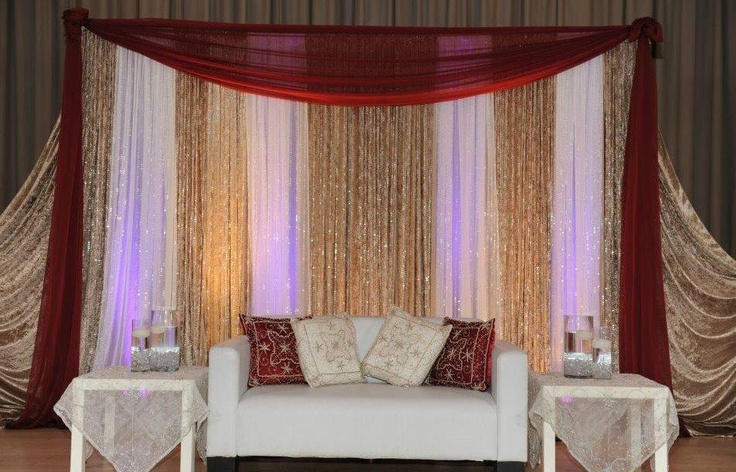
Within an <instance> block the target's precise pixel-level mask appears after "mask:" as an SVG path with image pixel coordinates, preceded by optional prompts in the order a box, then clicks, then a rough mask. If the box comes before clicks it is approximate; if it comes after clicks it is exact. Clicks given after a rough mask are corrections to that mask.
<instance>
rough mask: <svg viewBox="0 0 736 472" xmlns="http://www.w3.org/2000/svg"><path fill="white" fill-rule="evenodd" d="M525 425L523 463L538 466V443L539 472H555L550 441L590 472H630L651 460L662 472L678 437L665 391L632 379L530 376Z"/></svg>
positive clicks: (626, 376)
mask: <svg viewBox="0 0 736 472" xmlns="http://www.w3.org/2000/svg"><path fill="white" fill-rule="evenodd" d="M529 423H530V428H529V462H530V465H531V466H532V468H536V467H537V466H538V465H539V456H540V443H542V442H543V446H542V448H541V449H542V451H543V457H544V472H552V471H554V470H555V435H556V436H557V437H559V438H560V440H562V441H563V442H564V443H565V445H566V446H567V448H568V450H569V451H570V454H571V455H572V456H573V457H575V459H577V460H578V462H580V464H581V465H582V466H583V467H585V469H586V470H588V471H590V472H599V471H600V472H603V471H607V472H631V471H633V470H635V469H636V468H637V467H639V466H640V465H642V464H643V463H644V461H646V460H647V459H648V458H650V457H651V456H652V455H654V467H655V470H656V471H657V472H664V471H666V470H667V467H668V465H667V451H668V449H669V447H671V446H672V444H673V443H674V442H675V439H677V435H678V432H679V426H678V422H677V411H676V409H675V401H674V398H673V397H672V393H671V392H670V390H669V389H668V388H667V387H665V386H663V385H660V384H658V383H656V382H653V381H651V380H649V379H647V378H645V377H642V376H640V375H634V374H616V375H614V376H613V378H612V379H611V380H596V379H571V378H566V377H564V376H563V375H562V373H557V372H548V373H544V374H537V373H530V374H529ZM540 436H541V438H543V441H540Z"/></svg>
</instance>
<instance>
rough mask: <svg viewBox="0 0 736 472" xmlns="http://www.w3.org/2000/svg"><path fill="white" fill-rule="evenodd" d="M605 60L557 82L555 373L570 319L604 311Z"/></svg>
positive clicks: (552, 310)
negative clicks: (602, 271) (570, 317)
mask: <svg viewBox="0 0 736 472" xmlns="http://www.w3.org/2000/svg"><path fill="white" fill-rule="evenodd" d="M602 67H603V57H602V56H598V57H596V58H595V59H592V60H590V61H588V62H585V63H583V64H581V65H579V66H577V67H575V68H574V69H570V70H568V71H566V72H563V73H561V74H559V75H558V76H557V77H556V83H557V84H556V98H555V123H556V124H555V159H554V195H553V203H552V261H551V264H552V265H551V290H552V291H551V300H550V347H551V367H552V369H553V370H556V371H561V370H562V351H563V336H564V330H565V327H564V324H563V316H564V315H591V316H593V317H594V319H595V323H596V326H598V323H599V319H600V309H601V297H600V287H601V270H600V264H601V237H602V235H601V224H602V217H603V75H602Z"/></svg>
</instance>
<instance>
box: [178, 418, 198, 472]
mask: <svg viewBox="0 0 736 472" xmlns="http://www.w3.org/2000/svg"><path fill="white" fill-rule="evenodd" d="M194 430H195V427H194V426H192V428H191V429H190V430H189V432H188V433H187V434H186V436H184V439H182V440H181V451H180V453H181V459H180V461H179V469H180V470H181V471H182V472H194V436H195V434H194Z"/></svg>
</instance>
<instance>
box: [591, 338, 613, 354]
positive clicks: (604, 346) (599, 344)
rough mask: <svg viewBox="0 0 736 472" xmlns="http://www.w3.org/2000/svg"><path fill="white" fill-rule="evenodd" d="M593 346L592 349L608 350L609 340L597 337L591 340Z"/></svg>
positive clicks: (609, 347)
mask: <svg viewBox="0 0 736 472" xmlns="http://www.w3.org/2000/svg"><path fill="white" fill-rule="evenodd" d="M593 348H594V349H600V350H603V351H610V350H611V341H609V340H608V339H599V338H596V339H594V340H593Z"/></svg>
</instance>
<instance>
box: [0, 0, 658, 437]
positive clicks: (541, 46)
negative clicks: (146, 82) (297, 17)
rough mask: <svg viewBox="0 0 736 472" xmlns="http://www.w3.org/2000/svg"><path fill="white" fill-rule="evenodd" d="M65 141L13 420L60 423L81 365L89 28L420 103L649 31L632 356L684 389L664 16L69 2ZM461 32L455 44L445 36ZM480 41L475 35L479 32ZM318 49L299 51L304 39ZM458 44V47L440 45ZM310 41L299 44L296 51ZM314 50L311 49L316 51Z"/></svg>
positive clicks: (628, 359)
mask: <svg viewBox="0 0 736 472" xmlns="http://www.w3.org/2000/svg"><path fill="white" fill-rule="evenodd" d="M64 24H65V29H66V41H67V46H66V63H65V73H64V89H63V96H64V98H63V103H62V115H61V138H60V143H59V152H58V170H57V174H56V186H55V193H54V207H53V214H52V225H51V236H50V239H49V250H48V260H47V268H46V278H45V282H44V295H43V301H42V305H41V312H40V316H39V322H38V332H37V336H36V344H35V351H34V358H33V364H32V368H31V375H30V381H29V391H28V396H27V401H26V406H25V410H24V412H23V415H22V417H21V418H20V419H19V420H18V421H16V422H15V423H13V424H12V425H9V426H13V427H34V426H42V425H47V424H53V423H58V422H59V420H58V418H56V416H55V415H54V413H53V410H52V408H53V405H54V403H55V402H56V401H57V400H58V398H59V397H60V396H61V394H62V393H63V391H64V389H65V388H66V386H67V385H68V384H69V383H70V382H71V380H72V379H73V378H74V377H75V376H76V375H77V374H78V370H77V369H78V364H79V360H78V358H79V334H80V313H81V293H82V269H81V267H82V237H81V235H82V205H83V198H82V197H83V196H82V185H83V182H82V151H81V139H82V115H81V110H82V106H81V105H82V102H81V100H82V94H81V71H82V61H81V43H80V36H81V28H82V27H83V26H84V27H85V28H87V29H89V30H90V31H91V32H93V33H95V34H97V35H99V36H101V37H103V38H105V39H107V40H109V41H111V42H113V43H115V44H117V45H120V46H122V47H125V48H128V49H130V50H133V51H136V52H138V53H141V54H143V55H146V56H148V57H150V58H152V59H154V60H156V61H159V62H161V63H163V64H166V65H168V66H170V67H172V68H174V69H176V70H178V71H181V72H184V73H187V74H191V75H194V76H196V77H199V78H202V79H206V80H209V81H212V82H215V83H217V84H220V85H224V86H227V87H230V88H234V89H237V90H240V91H244V92H249V93H254V94H261V95H268V96H272V97H279V98H284V99H289V100H299V101H307V102H311V103H322V104H330V105H414V104H421V103H433V102H439V101H445V100H454V99H458V98H463V97H468V96H472V95H476V94H481V93H489V92H494V91H498V90H503V89H508V88H513V87H518V86H520V85H524V84H527V83H529V82H533V81H535V80H539V79H542V78H545V77H549V76H552V75H554V74H557V73H559V72H562V71H564V70H566V69H569V68H571V67H574V66H576V65H578V64H580V63H583V62H585V61H587V60H589V59H591V58H593V57H595V56H597V55H599V54H601V53H603V52H605V51H607V50H609V49H611V48H613V47H614V46H616V45H618V44H620V43H621V42H623V41H638V53H637V62H636V72H635V76H634V85H633V91H632V96H631V105H630V116H629V135H628V138H627V147H626V157H625V169H624V173H625V177H624V188H623V215H622V220H623V227H622V243H621V244H622V247H621V254H622V256H621V295H620V297H621V303H620V306H621V313H620V338H621V339H620V346H621V347H620V353H621V354H620V365H621V370H622V372H634V373H640V374H642V375H645V376H647V377H649V378H651V379H653V380H655V381H658V382H660V383H662V384H665V385H667V386H670V387H671V374H670V366H669V351H668V343H667V330H666V320H665V311H664V293H663V284H662V255H661V248H660V220H659V194H658V191H659V190H658V188H659V187H658V181H657V179H658V176H657V101H656V79H655V75H654V69H653V65H652V59H651V51H650V47H651V46H650V42H652V41H661V40H662V34H661V29H660V26H659V25H658V24H657V23H656V22H655V21H654V20H652V19H650V18H646V19H640V20H637V21H635V22H634V23H633V24H632V25H631V26H620V27H549V28H393V27H333V26H281V25H235V24H225V23H205V22H192V21H177V20H152V19H142V20H94V19H88V18H87V10H85V9H81V8H76V9H71V10H68V11H66V12H65V14H64ZM448 37H453V38H454V40H453V41H444V42H443V41H440V39H442V38H448ZM470 37H472V38H473V40H472V41H467V42H465V41H463V40H462V38H470ZM295 41H296V42H301V43H303V44H306V45H308V47H306V48H304V49H301V48H293V47H291V45H292V44H293V43H294V42H295ZM438 44H452V45H453V46H452V47H443V48H439V47H437V45H438ZM295 51H300V52H295ZM303 51H307V52H306V53H305V52H303Z"/></svg>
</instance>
